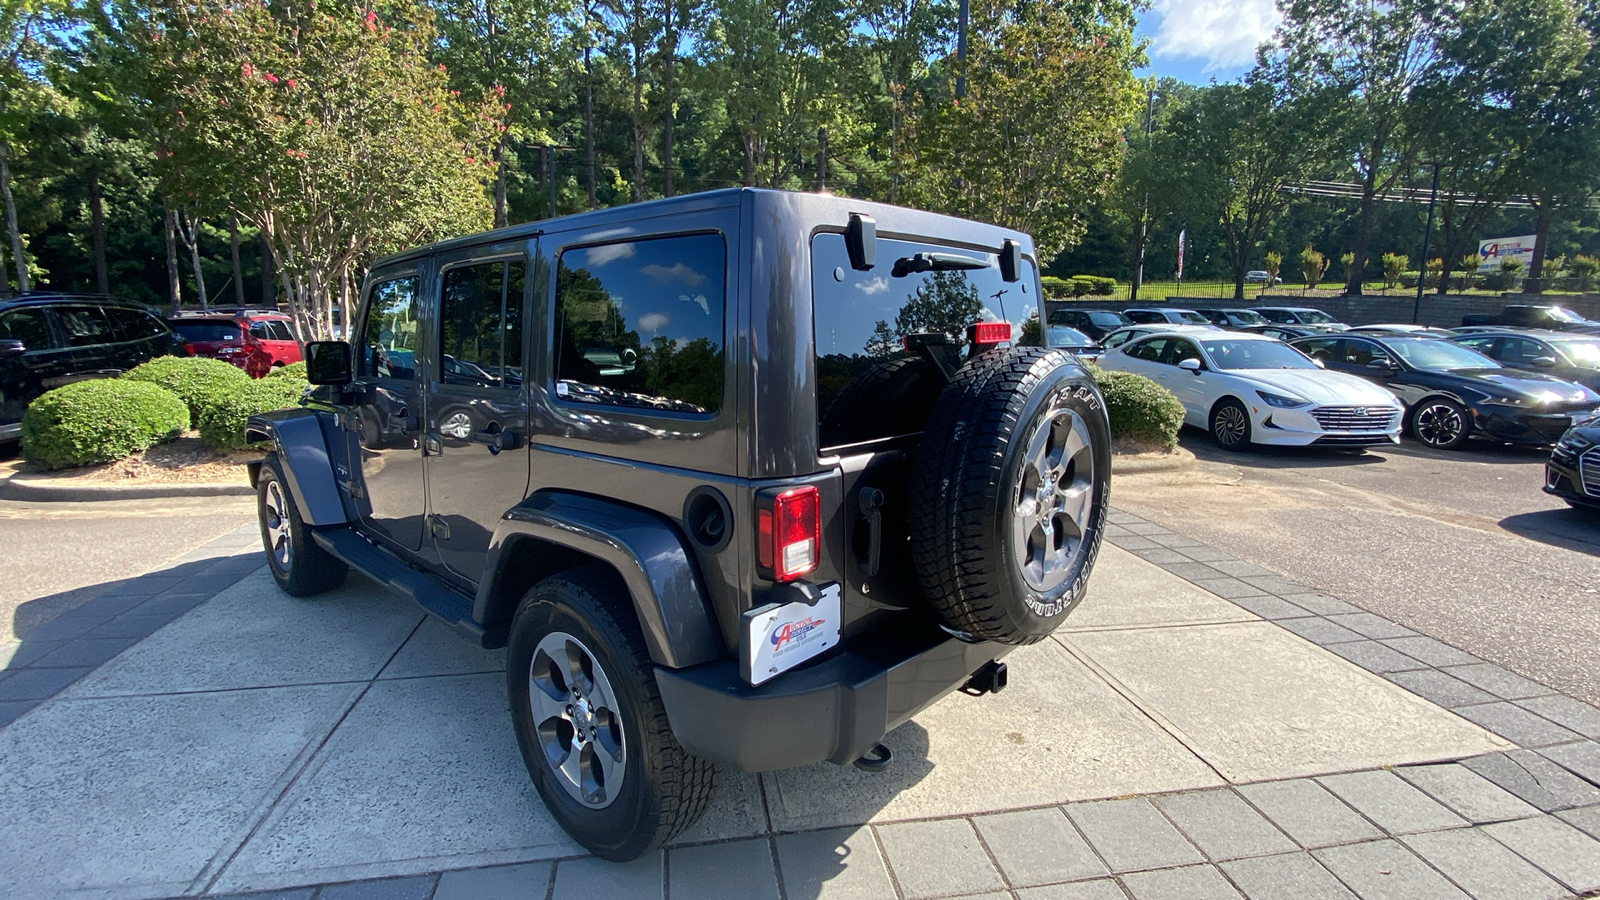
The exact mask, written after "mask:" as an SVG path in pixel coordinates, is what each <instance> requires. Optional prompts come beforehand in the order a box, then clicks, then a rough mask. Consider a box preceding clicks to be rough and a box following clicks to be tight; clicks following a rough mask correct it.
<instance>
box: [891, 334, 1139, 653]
mask: <svg viewBox="0 0 1600 900" xmlns="http://www.w3.org/2000/svg"><path fill="white" fill-rule="evenodd" d="M1110 490H1111V428H1110V424H1109V422H1108V421H1107V418H1106V410H1105V403H1104V401H1103V400H1102V399H1101V397H1100V391H1099V389H1098V388H1097V387H1096V385H1095V382H1094V379H1093V378H1092V377H1091V376H1090V375H1089V374H1088V372H1087V371H1085V370H1084V368H1083V366H1082V365H1080V364H1079V363H1078V361H1077V360H1076V359H1074V358H1073V357H1071V356H1069V355H1068V354H1066V353H1064V352H1062V351H1060V350H1046V349H1043V348H1038V347H1025V348H1016V349H1011V350H1003V351H1002V350H993V351H990V352H988V353H985V354H983V355H981V356H978V357H976V358H974V359H972V360H970V361H969V362H968V363H967V364H966V365H965V366H964V367H963V368H962V369H961V371H960V372H958V373H957V374H956V377H955V379H954V380H953V381H951V382H950V384H949V385H948V386H946V387H945V389H944V392H943V394H941V395H940V397H939V402H938V405H937V406H936V407H935V411H934V414H933V417H932V419H931V420H930V421H929V422H928V425H927V428H926V429H925V430H924V432H923V438H922V443H921V445H920V446H919V447H918V449H917V454H916V460H915V462H914V463H913V466H912V475H911V509H910V518H911V547H912V557H913V559H914V560H915V563H916V568H917V577H918V579H919V580H920V582H921V584H922V588H923V591H924V592H925V593H926V594H927V595H928V597H929V598H930V599H931V600H932V602H933V604H934V607H935V609H936V611H937V612H938V614H939V618H940V620H941V621H942V622H943V624H944V626H945V627H946V628H947V629H948V630H950V631H953V632H955V633H957V634H959V635H961V636H964V637H967V638H970V639H975V640H989V641H998V642H1000V643H1004V644H1031V643H1034V642H1035V641H1039V640H1042V639H1044V638H1045V637H1046V636H1047V635H1049V634H1050V632H1052V631H1054V630H1055V629H1056V627H1057V626H1058V625H1060V624H1061V622H1062V621H1063V620H1064V619H1065V618H1066V616H1067V614H1068V613H1069V612H1071V611H1072V609H1073V608H1074V607H1075V606H1077V604H1078V603H1079V602H1080V601H1081V600H1082V599H1083V596H1084V588H1085V586H1086V585H1087V584H1088V580H1089V571H1090V569H1092V568H1093V566H1094V560H1095V556H1096V555H1097V554H1098V553H1099V551H1100V539H1101V537H1102V536H1103V534H1104V531H1105V517H1106V510H1107V508H1108V506H1109V503H1110Z"/></svg>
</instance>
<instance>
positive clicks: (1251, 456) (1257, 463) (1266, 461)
mask: <svg viewBox="0 0 1600 900" xmlns="http://www.w3.org/2000/svg"><path fill="white" fill-rule="evenodd" d="M1178 443H1180V444H1182V445H1183V447H1184V449H1185V450H1188V451H1189V452H1191V453H1193V454H1194V455H1195V458H1196V459H1202V460H1205V461H1206V462H1216V463H1227V464H1229V465H1235V466H1240V467H1242V468H1270V469H1291V468H1292V469H1316V468H1343V467H1345V466H1370V465H1373V464H1376V463H1381V462H1383V461H1384V454H1385V453H1389V452H1391V451H1393V450H1394V449H1395V448H1394V447H1393V446H1379V447H1374V448H1371V449H1369V450H1365V451H1363V450H1360V449H1336V448H1333V447H1276V446H1271V445H1267V444H1252V445H1251V447H1250V449H1249V450H1246V451H1242V452H1229V451H1227V450H1223V449H1221V448H1220V447H1218V446H1217V445H1216V444H1214V443H1212V441H1211V436H1210V435H1209V434H1207V433H1206V432H1203V431H1200V430H1198V429H1189V428H1185V429H1184V430H1183V431H1182V432H1180V433H1179V435H1178Z"/></svg>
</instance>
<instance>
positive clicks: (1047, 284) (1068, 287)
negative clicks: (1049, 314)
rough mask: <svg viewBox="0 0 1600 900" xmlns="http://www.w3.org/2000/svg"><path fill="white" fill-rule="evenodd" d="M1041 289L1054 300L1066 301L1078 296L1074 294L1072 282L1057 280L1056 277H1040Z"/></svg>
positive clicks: (1063, 279)
mask: <svg viewBox="0 0 1600 900" xmlns="http://www.w3.org/2000/svg"><path fill="white" fill-rule="evenodd" d="M1039 289H1040V290H1042V291H1044V295H1045V296H1046V297H1049V298H1050V299H1052V300H1065V299H1066V298H1068V297H1075V296H1077V295H1076V294H1074V293H1072V282H1070V281H1068V280H1066V279H1065V278H1057V277H1055V276H1054V275H1044V276H1042V277H1040V279H1039Z"/></svg>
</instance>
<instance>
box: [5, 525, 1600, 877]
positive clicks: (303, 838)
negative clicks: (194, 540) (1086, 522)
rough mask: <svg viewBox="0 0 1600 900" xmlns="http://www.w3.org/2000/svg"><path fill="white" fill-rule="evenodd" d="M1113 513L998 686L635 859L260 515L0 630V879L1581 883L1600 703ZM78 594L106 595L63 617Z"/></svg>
mask: <svg viewBox="0 0 1600 900" xmlns="http://www.w3.org/2000/svg"><path fill="white" fill-rule="evenodd" d="M1114 521H1115V522H1117V524H1116V525H1115V526H1114V527H1113V529H1112V536H1111V538H1110V540H1111V542H1112V544H1113V545H1115V546H1107V547H1106V548H1105V551H1104V553H1103V554H1102V556H1101V561H1100V564H1099V567H1098V568H1097V570H1096V574H1095V577H1094V580H1093V584H1092V586H1091V591H1090V597H1089V600H1088V601H1087V602H1086V603H1085V605H1084V607H1083V608H1082V609H1081V610H1079V611H1078V612H1077V613H1076V614H1074V616H1073V617H1072V619H1070V620H1069V623H1068V625H1069V627H1068V628H1066V629H1064V630H1063V631H1062V632H1060V633H1058V635H1057V636H1056V638H1055V639H1054V640H1052V641H1048V642H1045V643H1042V644H1039V645H1036V646H1033V647H1029V648H1024V649H1022V650H1019V651H1018V652H1016V653H1015V654H1013V655H1012V656H1011V657H1009V661H1010V662H1011V668H1012V678H1011V687H1010V688H1009V689H1008V690H1007V691H1006V692H1005V693H1003V694H1001V695H998V696H995V697H986V698H980V699H973V698H968V697H964V696H961V695H953V696H951V697H949V698H946V699H945V700H943V701H941V702H940V703H939V704H936V705H935V706H934V707H933V708H931V709H930V710H928V711H926V712H925V713H924V714H923V715H922V716H919V717H918V718H917V719H916V720H915V721H913V722H911V723H908V724H907V725H905V726H903V727H902V728H900V729H898V730H897V731H895V732H894V733H893V734H892V735H890V736H889V738H888V739H887V741H886V742H887V743H888V744H889V746H890V747H891V748H892V749H893V750H894V751H895V759H896V762H895V764H894V766H892V767H891V768H890V769H889V770H888V771H887V772H885V773H882V774H878V775H867V774H863V773H860V772H857V771H855V770H853V769H844V768H839V767H834V766H828V765H817V766H812V767H808V768H806V769H800V770H792V771H785V772H778V773H771V774H767V775H763V776H760V777H756V776H740V775H729V776H728V777H726V778H725V779H724V780H723V782H722V785H721V786H720V788H719V790H718V794H717V797H716V799H715V801H714V804H713V808H712V809H711V811H710V812H709V813H708V814H707V816H706V817H705V819H704V820H702V821H701V822H700V823H699V824H698V825H696V826H695V827H694V829H692V830H691V832H690V833H688V834H685V835H684V836H683V837H682V838H681V839H680V840H678V841H677V842H675V844H674V845H673V847H672V848H669V849H668V850H666V851H663V852H660V853H656V854H652V855H650V856H648V857H647V858H645V859H643V860H640V861H639V862H636V863H633V864H629V865H626V866H617V865H612V864H608V863H603V862H601V861H598V860H595V859H593V858H589V857H586V856H584V854H583V852H582V850H581V849H580V848H578V847H577V846H576V845H575V844H573V843H572V842H571V841H570V840H569V839H568V838H566V836H565V835H564V833H562V832H561V831H560V829H559V828H558V827H557V826H555V824H554V823H553V821H552V820H551V819H550V818H549V816H548V815H547V814H546V813H545V811H544V809H543V807H542V805H541V804H540V802H539V799H538V797H537V795H536V794H535V793H534V792H533V790H532V787H531V785H530V784H529V781H528V778H527V774H526V772H525V770H524V769H523V766H522V762H521V759H520V757H519V756H518V753H517V750H516V742H515V739H514V737H513V736H512V734H511V729H510V724H509V720H508V716H507V713H506V709H505V697H504V675H503V667H504V661H503V654H501V653H498V652H494V653H491V652H485V651H481V650H477V649H475V648H473V647H471V646H469V645H467V644H465V643H464V642H462V641H460V640H459V639H458V638H456V637H454V636H453V634H451V633H450V632H449V631H448V630H447V629H446V628H445V627H443V626H441V625H439V624H438V623H437V622H434V621H432V620H428V619H425V618H424V617H423V615H422V614H421V613H420V612H418V611H417V610H416V609H415V607H414V606H411V605H409V604H408V603H406V602H404V601H400V600H398V599H395V598H392V597H390V596H389V595H387V594H385V593H383V592H381V591H380V590H379V589H377V588H376V587H374V586H372V585H371V584H369V583H367V582H366V581H364V580H362V579H360V578H358V577H353V578H352V579H351V582H350V583H349V584H348V585H347V586H346V587H345V588H344V589H342V590H341V591H339V592H336V593H334V594H331V595H328V596H325V597H322V598H317V599H315V600H309V601H305V600H293V599H291V598H288V597H285V596H283V595H282V594H280V593H279V592H278V591H277V590H276V588H275V587H274V586H273V585H272V582H271V579H270V578H269V577H268V576H267V575H266V573H265V572H264V571H261V570H260V567H259V552H260V551H259V548H258V547H257V546H256V541H257V537H256V534H255V530H254V527H253V526H251V527H249V528H243V529H240V530H239V531H237V532H235V533H233V534H231V535H228V536H226V537H224V538H222V539H219V540H218V541H216V542H213V544H212V545H211V546H210V547H208V548H207V549H206V550H203V551H199V552H197V553H195V554H191V555H190V557H188V558H185V559H182V560H179V561H177V563H176V564H175V566H176V567H177V569H176V571H177V574H172V572H173V571H174V570H164V571H158V572H152V573H151V574H149V575H147V576H145V578H144V579H134V580H133V581H131V582H128V583H127V584H126V585H120V586H119V587H118V589H116V590H108V591H107V592H105V593H104V594H103V595H102V596H101V597H100V598H98V599H97V600H96V601H93V602H94V603H96V604H98V606H96V607H93V608H91V609H89V610H87V611H84V612H81V613H80V612H79V611H74V612H73V613H70V614H67V615H64V616H62V617H61V619H58V620H57V622H59V623H61V624H57V622H52V623H50V624H51V625H56V629H55V630H54V631H53V632H52V634H55V635H56V637H54V638H52V639H51V640H52V642H53V643H55V644H56V646H53V647H52V648H51V652H50V653H49V654H46V655H44V656H42V657H30V655H29V647H28V643H27V642H24V643H23V644H22V645H21V646H20V647H19V648H17V651H16V655H15V657H14V658H13V659H12V661H11V665H10V667H9V668H8V669H7V670H6V671H5V673H3V674H0V702H4V701H5V700H6V699H7V698H9V702H11V703H14V704H19V706H17V707H13V708H11V712H12V713H13V714H16V715H17V718H16V720H15V721H14V722H13V723H12V724H10V725H9V727H6V728H5V729H4V730H3V731H0V808H4V809H6V810H7V812H8V815H7V816H6V817H5V820H4V821H3V822H0V893H3V894H5V895H6V896H18V897H55V896H85V897H90V896H93V897H116V898H156V897H166V896H178V895H187V896H195V895H205V896H215V895H228V894H237V893H243V892H252V891H263V890H283V891H288V893H285V894H282V895H281V896H284V897H302V898H309V897H311V896H312V895H313V893H316V895H317V896H318V897H321V898H324V900H340V898H343V900H353V898H358V897H372V898H380V897H383V898H388V897H394V898H404V897H417V898H421V900H426V898H429V897H432V898H434V900H453V898H480V900H494V898H499V897H530V898H545V897H595V896H603V897H606V898H607V900H629V898H635V897H641V898H642V897H650V898H661V897H671V898H673V900H682V898H687V897H726V898H757V897H773V898H784V900H802V898H805V900H810V898H934V897H947V896H984V897H990V896H992V897H1016V898H1026V900H1046V898H1066V897H1078V898H1096V897H1126V896H1128V895H1130V894H1131V895H1132V896H1133V897H1135V898H1139V900H1152V898H1160V897H1182V898H1185V900H1203V898H1208V897H1239V896H1241V895H1243V896H1248V897H1250V898H1253V900H1254V898H1268V897H1323V896H1325V897H1350V896H1359V897H1363V898H1374V900H1377V898H1385V897H1403V898H1412V897H1433V896H1438V897H1463V896H1472V897H1479V898H1488V897H1502V896H1503V897H1519V898H1520V897H1541V896H1549V897H1562V896H1569V895H1572V894H1577V893H1582V892H1585V891H1590V890H1596V889H1600V841H1596V840H1595V837H1600V788H1596V787H1595V782H1600V747H1597V745H1596V744H1595V743H1594V742H1593V738H1595V737H1597V736H1600V710H1595V709H1593V708H1592V707H1587V706H1584V705H1583V704H1579V703H1576V702H1575V701H1572V700H1570V699H1568V698H1564V697H1561V696H1560V695H1557V694H1554V692H1552V691H1549V690H1548V689H1546V688H1543V687H1542V686H1540V685H1537V684H1534V683H1532V682H1526V681H1523V680H1522V679H1517V678H1516V676H1514V675H1512V674H1511V673H1508V672H1504V670H1500V669H1498V668H1497V667H1494V666H1490V665H1488V664H1485V663H1482V662H1480V661H1478V660H1476V659H1473V658H1472V657H1470V656H1467V655H1465V654H1462V653H1461V652H1460V651H1457V650H1454V649H1453V648H1450V647H1447V646H1445V645H1443V644H1439V643H1438V642H1435V641H1431V639H1429V638H1426V637H1423V636H1420V635H1416V634H1414V633H1412V632H1409V631H1407V630H1406V629H1403V628H1400V627H1399V626H1396V625H1394V624H1393V623H1388V622H1386V621H1384V620H1382V619H1379V618H1378V617H1376V616H1371V615H1370V614H1366V613H1362V612H1360V611H1359V610H1357V609H1355V608H1354V607H1350V606H1348V605H1347V604H1345V603H1343V602H1342V601H1339V600H1337V599H1335V598H1330V597H1324V596H1322V595H1318V594H1315V593H1312V592H1308V591H1306V590H1305V589H1304V588H1300V587H1298V586H1296V585H1293V584H1290V583H1288V582H1285V581H1283V579H1281V578H1278V577H1276V576H1273V575H1272V574H1271V573H1268V572H1265V571H1264V570H1261V569H1258V568H1256V567H1254V566H1250V565H1249V564H1247V563H1242V562H1240V561H1238V560H1230V559H1227V558H1226V557H1225V555H1223V554H1220V553H1217V552H1216V551H1213V550H1211V549H1210V548H1207V547H1204V546H1200V545H1199V544H1198V542H1195V541H1192V540H1189V539H1187V538H1184V537H1183V536H1181V535H1175V534H1172V533H1171V532H1167V531H1165V530H1164V529H1160V528H1159V527H1157V526H1153V525H1150V524H1148V523H1144V522H1141V521H1139V520H1137V519H1134V518H1133V517H1131V516H1126V515H1123V514H1116V515H1115V516H1114ZM184 585H187V586H188V587H187V588H186V590H188V591H189V593H182V594H175V593H171V592H172V591H174V590H176V589H179V588H180V587H181V586H184ZM202 585H203V586H204V588H205V589H206V590H208V591H209V593H206V594H203V595H202V594H199V593H196V591H197V590H199V589H200V588H199V587H198V586H202ZM1225 598H1229V599H1225ZM156 601H162V604H164V605H158V606H156V607H151V606H149V604H151V603H155V602H156ZM141 609H143V610H147V611H145V612H143V613H141V612H140V610H141ZM153 610H164V612H161V611H153ZM174 616H176V618H175V619H174V618H173V617H174ZM79 618H83V619H88V618H93V619H94V620H95V621H94V623H93V625H92V627H91V628H89V629H85V630H84V631H81V632H78V634H74V635H68V636H66V637H62V635H66V634H67V632H69V631H72V630H73V629H74V628H75V627H77V625H78V624H82V623H81V622H79V621H78V619H79ZM167 619H171V621H170V624H164V626H163V627H153V626H158V625H159V624H160V623H163V622H165V621H166V620H167ZM135 620H137V621H135ZM91 630H92V631H93V632H94V633H97V634H104V633H109V632H116V633H122V632H127V633H129V634H134V633H138V632H142V634H147V635H149V636H148V637H144V638H143V639H142V640H138V641H137V643H135V644H134V645H133V646H131V647H129V648H128V649H126V650H123V651H121V652H120V655H117V656H116V657H115V658H114V659H111V660H110V661H109V662H105V664H104V665H99V666H98V668H92V667H93V666H94V665H97V664H98V661H95V662H84V663H83V664H81V665H72V666H68V665H61V664H58V665H55V666H51V665H48V663H49V662H50V659H51V657H55V656H57V655H58V654H63V650H66V651H68V652H66V653H65V654H63V655H62V656H61V657H60V658H61V659H64V660H67V661H72V660H75V659H78V658H79V656H75V655H74V653H78V654H79V655H80V656H82V658H83V659H86V660H88V659H93V655H92V653H91V651H93V650H95V649H96V648H94V647H90V646H87V644H86V645H85V646H83V647H80V648H78V649H77V650H76V651H74V650H73V649H72V648H73V647H74V644H75V642H77V641H80V640H82V641H88V640H90V639H89V638H81V637H79V636H78V635H81V634H87V633H88V632H89V631H91ZM101 640H104V638H101ZM101 652H102V654H104V651H101ZM83 654H88V655H83ZM52 672H53V673H55V674H53V675H52V674H51V673H52ZM80 676H82V677H80ZM19 679H20V681H19ZM69 682H75V683H72V684H70V686H68V687H65V689H64V690H61V688H62V687H63V686H64V685H66V684H68V683H69ZM57 691H59V693H57ZM22 706H26V707H28V708H27V709H26V710H24V709H22V708H21V707H22ZM1530 748H1532V749H1530ZM1451 760H1464V762H1462V763H1456V762H1447V761H1451ZM1387 767H1399V768H1387ZM1586 779H1587V780H1586Z"/></svg>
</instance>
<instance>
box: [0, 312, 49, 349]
mask: <svg viewBox="0 0 1600 900" xmlns="http://www.w3.org/2000/svg"><path fill="white" fill-rule="evenodd" d="M0 338H7V339H9V340H13V341H21V342H22V346H23V347H25V348H26V349H29V350H48V349H50V348H51V347H52V346H54V342H53V341H51V339H50V324H49V323H48V322H46V321H45V318H44V313H43V312H42V311H40V310H37V309H14V310H12V311H10V312H5V313H0Z"/></svg>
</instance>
